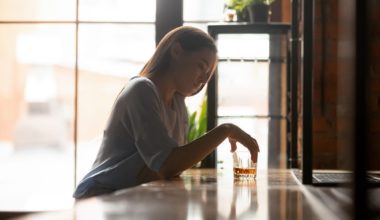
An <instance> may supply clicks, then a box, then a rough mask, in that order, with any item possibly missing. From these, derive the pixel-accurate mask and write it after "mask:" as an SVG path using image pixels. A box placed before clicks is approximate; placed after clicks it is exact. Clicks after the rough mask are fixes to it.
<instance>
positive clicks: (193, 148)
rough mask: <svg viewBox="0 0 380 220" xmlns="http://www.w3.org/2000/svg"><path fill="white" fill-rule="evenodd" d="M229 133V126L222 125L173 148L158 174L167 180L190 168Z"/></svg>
mask: <svg viewBox="0 0 380 220" xmlns="http://www.w3.org/2000/svg"><path fill="white" fill-rule="evenodd" d="M230 131H231V125H229V124H223V125H220V126H218V127H216V128H214V129H212V130H211V131H209V132H208V133H206V134H205V135H203V136H202V137H200V138H198V139H196V140H195V141H193V142H191V143H188V144H186V145H184V146H181V147H177V148H175V149H174V150H173V151H172V152H171V153H170V154H169V156H168V158H167V159H166V160H165V162H164V163H163V165H162V167H161V169H160V171H159V173H160V174H161V175H162V176H163V177H166V178H167V177H172V176H174V175H176V174H178V173H179V172H181V171H183V170H186V169H188V168H190V167H192V166H193V165H194V164H195V163H197V162H199V161H201V160H202V159H204V158H205V157H206V156H207V155H209V154H210V153H211V152H212V151H213V150H214V149H215V148H216V147H217V146H218V145H220V143H222V142H223V140H224V139H226V137H228V136H229V133H230Z"/></svg>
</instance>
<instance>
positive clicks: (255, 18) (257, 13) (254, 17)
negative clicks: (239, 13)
mask: <svg viewBox="0 0 380 220" xmlns="http://www.w3.org/2000/svg"><path fill="white" fill-rule="evenodd" d="M248 13H249V21H250V22H251V23H256V22H262V23H268V22H269V5H267V4H263V3H258V4H252V5H251V6H249V7H248Z"/></svg>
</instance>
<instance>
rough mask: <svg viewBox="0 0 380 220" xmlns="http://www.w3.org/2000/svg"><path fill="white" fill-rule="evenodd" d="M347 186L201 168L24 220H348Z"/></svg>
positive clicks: (284, 174)
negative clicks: (241, 176)
mask: <svg viewBox="0 0 380 220" xmlns="http://www.w3.org/2000/svg"><path fill="white" fill-rule="evenodd" d="M348 195H349V194H348V190H347V189H344V188H329V187H323V188H317V187H313V186H303V185H300V184H299V183H298V182H297V181H296V179H295V178H294V176H293V175H292V173H291V172H290V171H289V170H269V171H260V170H259V172H258V176H257V178H256V180H253V181H236V180H234V179H233V176H232V171H229V170H214V169H207V170H206V169H197V170H195V169H194V170H188V171H186V172H184V173H183V174H182V175H181V177H179V178H176V179H172V180H165V181H155V182H151V183H147V184H143V185H141V186H137V187H134V188H129V189H124V190H119V191H117V192H115V193H113V194H111V195H105V196H98V197H94V198H90V199H86V200H82V201H79V202H77V203H76V204H75V206H74V208H73V209H72V210H69V211H66V212H48V213H42V214H38V215H29V216H24V217H23V218H19V219H39V218H41V219H75V220H82V219H83V220H88V219H91V220H96V219H155V220H159V219H165V220H167V219H276V220H277V219H280V220H286V219H292V220H294V219H296V220H297V219H299V220H301V219H306V220H313V219H329V220H331V219H347V218H349V215H350V213H349V212H347V211H345V210H350V209H349V208H348V207H349V205H350V203H351V200H350V197H349V196H348Z"/></svg>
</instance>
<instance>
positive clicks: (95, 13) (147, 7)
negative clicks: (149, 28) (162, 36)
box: [79, 0, 156, 22]
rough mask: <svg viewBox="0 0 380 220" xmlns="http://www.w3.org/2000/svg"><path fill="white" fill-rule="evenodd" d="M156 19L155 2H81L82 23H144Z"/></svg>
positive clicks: (134, 0) (128, 0)
mask: <svg viewBox="0 0 380 220" xmlns="http://www.w3.org/2000/svg"><path fill="white" fill-rule="evenodd" d="M155 19H156V0H139V1H136V0H81V1H79V20H82V21H96V20H99V21H139V22H142V21H145V22H154V21H155Z"/></svg>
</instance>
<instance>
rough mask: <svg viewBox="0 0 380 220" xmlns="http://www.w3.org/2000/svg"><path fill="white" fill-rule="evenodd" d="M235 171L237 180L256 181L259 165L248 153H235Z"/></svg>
mask: <svg viewBox="0 0 380 220" xmlns="http://www.w3.org/2000/svg"><path fill="white" fill-rule="evenodd" d="M232 159H233V164H234V167H233V171H234V178H235V179H255V178H256V168H257V163H254V162H253V161H252V160H251V154H250V152H249V151H248V150H247V151H235V152H233V153H232Z"/></svg>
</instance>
